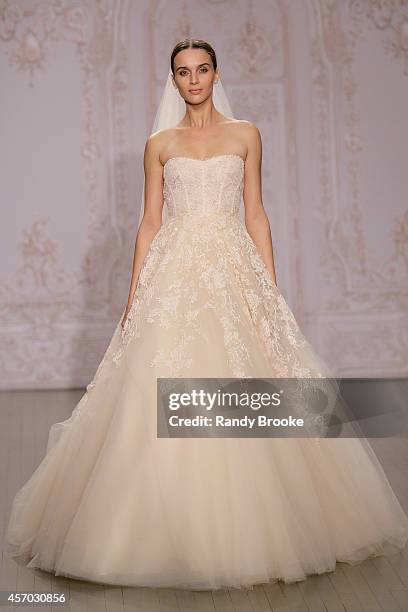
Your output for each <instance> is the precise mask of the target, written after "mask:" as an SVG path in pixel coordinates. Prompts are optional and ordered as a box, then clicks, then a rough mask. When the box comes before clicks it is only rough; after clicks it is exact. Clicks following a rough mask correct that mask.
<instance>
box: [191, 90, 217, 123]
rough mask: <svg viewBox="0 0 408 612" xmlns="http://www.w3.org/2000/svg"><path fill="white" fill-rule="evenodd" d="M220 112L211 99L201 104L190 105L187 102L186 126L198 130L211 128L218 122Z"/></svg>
mask: <svg viewBox="0 0 408 612" xmlns="http://www.w3.org/2000/svg"><path fill="white" fill-rule="evenodd" d="M218 116H219V112H218V111H217V109H216V108H215V106H214V104H213V101H212V98H211V97H209V98H207V100H204V101H203V102H202V103H201V104H189V103H187V102H186V115H185V118H184V125H185V126H186V127H192V128H197V129H203V128H206V127H211V126H212V125H214V124H215V123H217V122H218Z"/></svg>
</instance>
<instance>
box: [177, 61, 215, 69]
mask: <svg viewBox="0 0 408 612" xmlns="http://www.w3.org/2000/svg"><path fill="white" fill-rule="evenodd" d="M209 65H210V64H209V62H203V63H202V64H198V66H197V68H201V66H209ZM180 68H184V69H186V70H189V68H188V67H187V66H178V67H177V68H176V70H180Z"/></svg>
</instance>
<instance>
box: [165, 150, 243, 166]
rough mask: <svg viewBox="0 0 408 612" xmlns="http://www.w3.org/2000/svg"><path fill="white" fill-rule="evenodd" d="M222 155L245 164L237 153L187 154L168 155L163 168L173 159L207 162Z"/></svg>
mask: <svg viewBox="0 0 408 612" xmlns="http://www.w3.org/2000/svg"><path fill="white" fill-rule="evenodd" d="M222 157H235V158H238V159H239V160H241V162H242V165H245V160H244V159H243V157H241V155H238V154H237V153H221V154H220V155H211V156H210V157H189V156H188V155H175V156H174V157H169V159H168V160H167V161H166V162H165V163H164V164H163V170H164V169H165V168H166V166H167V164H168V163H169V162H171V161H173V160H175V159H188V160H191V161H196V162H207V161H210V160H212V159H220V158H222Z"/></svg>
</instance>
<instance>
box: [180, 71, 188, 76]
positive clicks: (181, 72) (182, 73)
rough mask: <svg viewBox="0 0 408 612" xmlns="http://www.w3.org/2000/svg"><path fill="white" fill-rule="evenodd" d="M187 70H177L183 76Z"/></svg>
mask: <svg viewBox="0 0 408 612" xmlns="http://www.w3.org/2000/svg"><path fill="white" fill-rule="evenodd" d="M186 72H187V70H179V75H180V76H184V75H185V74H186Z"/></svg>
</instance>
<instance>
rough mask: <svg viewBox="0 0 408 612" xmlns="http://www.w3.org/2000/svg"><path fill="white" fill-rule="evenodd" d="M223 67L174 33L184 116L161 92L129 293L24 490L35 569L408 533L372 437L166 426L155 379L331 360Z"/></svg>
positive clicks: (247, 557) (369, 546) (213, 574)
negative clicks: (240, 433)
mask: <svg viewBox="0 0 408 612" xmlns="http://www.w3.org/2000/svg"><path fill="white" fill-rule="evenodd" d="M217 81H219V71H218V68H217V61H216V56H215V53H214V50H213V49H212V47H211V46H210V45H209V43H207V42H205V41H201V40H190V39H187V40H185V41H181V42H180V43H178V45H176V47H175V48H174V50H173V53H172V56H171V75H169V79H168V83H167V86H166V91H165V94H169V91H170V90H169V87H170V86H171V87H174V89H173V90H172V94H171V92H170V94H169V95H170V98H169V99H171V95H173V98H172V99H173V100H175V98H174V95H175V94H177V96H179V94H180V96H179V98H177V99H180V100H184V102H183V104H184V103H185V114H184V116H183V117H182V118H181V120H177V121H175V120H174V117H175V115H174V114H172V113H171V112H170V111H171V110H172V106H171V103H166V104H164V103H163V101H164V100H166V97H165V96H164V97H163V101H162V104H161V106H160V109H159V110H160V113H159V115H160V119H163V118H164V119H166V117H169V118H168V120H167V123H168V127H167V129H159V130H155V131H154V133H153V134H152V136H151V137H150V138H149V139H148V140H147V142H146V147H145V156H144V167H145V206H144V213H143V218H142V221H141V224H140V228H139V231H138V236H137V240H136V246H135V255H134V265H133V275H132V281H131V287H130V292H129V300H128V304H127V307H126V308H125V311H124V313H123V316H122V317H121V319H120V321H119V322H118V324H117V327H116V329H115V332H114V334H113V337H112V340H111V342H110V344H109V346H108V349H107V351H106V353H105V355H104V358H103V360H102V361H101V363H100V365H99V367H98V369H97V372H96V374H95V377H94V379H93V380H92V382H91V383H90V384H89V385H88V386H87V389H86V392H85V394H84V396H83V397H82V398H81V400H80V402H79V403H78V405H77V407H76V408H75V410H74V411H73V413H72V415H71V417H70V419H68V420H67V421H64V422H62V423H56V424H55V425H53V427H52V428H51V430H50V434H49V441H48V446H47V453H46V456H45V458H44V459H43V461H42V463H41V464H40V465H39V466H38V468H37V470H36V471H35V472H34V474H33V475H32V477H31V478H30V480H29V481H28V482H27V483H26V484H25V485H24V487H23V488H22V489H21V490H20V491H19V492H18V494H17V495H16V498H15V500H14V502H13V508H12V513H11V518H10V522H9V526H8V530H7V546H8V553H9V554H10V555H11V556H13V557H14V558H16V560H18V561H20V562H23V563H25V564H27V565H28V566H29V567H40V568H42V569H44V570H47V571H51V572H54V573H55V574H57V575H65V576H70V577H73V578H82V579H87V580H91V581H95V582H102V583H106V584H122V585H134V586H156V587H168V586H173V587H179V588H189V589H218V588H224V587H238V588H239V587H251V586H252V585H254V584H257V583H266V582H273V581H276V580H283V581H285V582H293V581H297V580H304V579H305V578H306V576H307V575H309V574H316V573H322V572H326V571H332V570H333V569H334V568H335V564H336V560H340V561H347V562H349V563H355V562H359V561H361V560H363V559H365V558H367V557H370V556H376V555H379V554H386V553H389V552H393V551H397V550H400V549H402V548H403V547H404V545H405V543H406V540H407V537H408V518H407V516H406V515H405V513H404V511H403V510H402V508H401V506H400V504H399V502H398V500H397V498H396V496H395V494H394V493H393V491H392V489H391V487H390V484H389V482H388V480H387V478H386V475H385V473H384V472H383V470H382V468H381V465H380V464H379V462H378V460H377V458H376V456H375V454H374V453H373V451H372V449H371V447H370V445H369V444H368V442H367V441H366V440H364V439H362V440H359V439H358V438H347V437H346V438H339V439H334V438H332V439H323V438H322V439H317V438H310V437H309V438H308V437H302V438H296V437H293V438H246V439H242V438H239V437H230V438H228V437H226V438H219V439H211V438H207V437H199V438H197V437H195V438H188V437H187V438H183V439H181V438H160V437H158V436H157V426H158V422H156V382H157V379H158V378H169V377H175V378H177V377H183V378H187V377H188V378H204V377H206V378H211V377H217V378H235V377H242V378H252V377H253V378H256V377H266V378H273V377H279V378H281V377H288V378H297V377H299V378H302V377H305V378H308V377H309V378H312V377H317V378H321V379H322V378H324V376H325V374H326V370H325V368H324V365H323V364H322V363H321V362H320V360H318V358H317V356H316V355H315V354H314V353H313V351H312V349H311V347H310V346H309V344H308V343H307V341H306V339H305V338H304V336H303V335H302V333H301V331H300V330H299V327H298V326H297V323H296V321H295V319H294V317H293V314H292V313H291V311H290V309H289V307H288V306H287V304H286V302H285V300H284V298H283V296H282V295H281V293H280V292H279V290H278V288H277V286H276V278H275V270H274V264H273V254H272V241H271V235H270V229H269V223H268V219H267V216H266V214H265V211H264V209H263V205H262V197H261V138H260V134H259V131H258V129H257V128H256V127H255V126H254V125H253V124H251V123H250V122H248V121H241V120H235V119H234V118H232V117H231V116H230V115H228V114H227V115H226V114H223V113H221V112H220V109H219V108H218V109H217V108H215V105H214V100H213V93H214V91H213V87H215V88H217V87H219V86H220V83H219V82H218V84H217ZM175 88H177V89H175ZM177 90H178V92H177ZM218 98H219V100H222V97H220V95H219V97H218ZM220 106H222V104H220ZM224 106H225V108H227V106H226V105H224ZM157 125H161V126H163V123H160V121H158V122H157V121H156V126H157ZM241 196H243V199H244V205H245V223H242V221H241V220H240V219H239V206H240V201H241ZM164 204H165V206H164ZM306 416H308V415H306Z"/></svg>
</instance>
